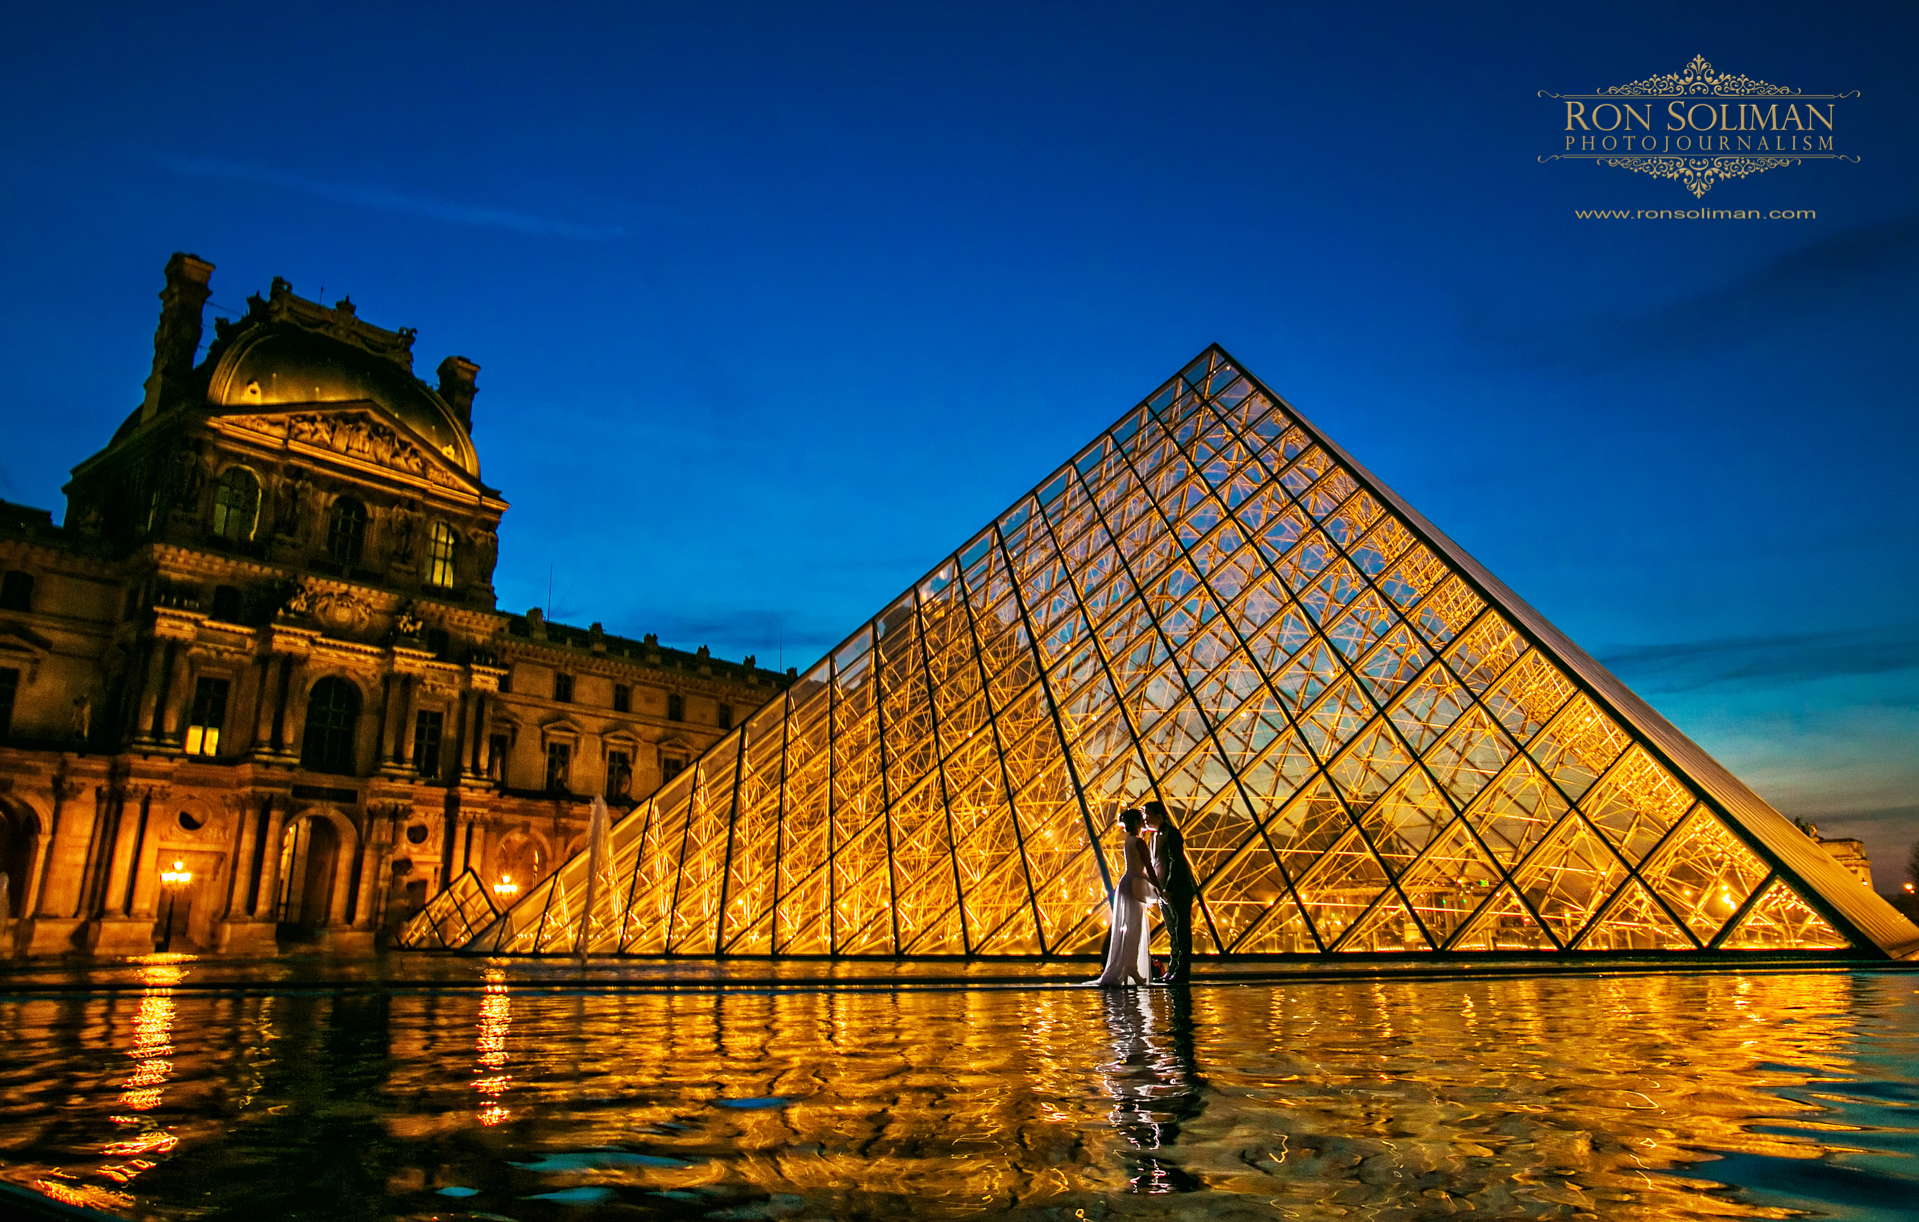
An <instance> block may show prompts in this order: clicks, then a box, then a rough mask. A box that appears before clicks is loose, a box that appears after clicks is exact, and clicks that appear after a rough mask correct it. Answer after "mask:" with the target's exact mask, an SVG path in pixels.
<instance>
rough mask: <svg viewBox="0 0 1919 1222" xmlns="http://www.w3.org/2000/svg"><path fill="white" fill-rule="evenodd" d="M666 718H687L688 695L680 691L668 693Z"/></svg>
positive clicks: (681, 719) (671, 719) (679, 719)
mask: <svg viewBox="0 0 1919 1222" xmlns="http://www.w3.org/2000/svg"><path fill="white" fill-rule="evenodd" d="M666 719H667V720H668V721H685V720H686V697H684V696H682V695H680V694H679V693H678V692H668V693H667V694H666Z"/></svg>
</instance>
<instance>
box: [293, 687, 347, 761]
mask: <svg viewBox="0 0 1919 1222" xmlns="http://www.w3.org/2000/svg"><path fill="white" fill-rule="evenodd" d="M359 720H360V693H359V690H358V689H357V688H355V687H354V686H353V685H352V684H351V683H348V682H347V681H346V680H345V679H339V678H334V677H330V676H329V677H328V678H325V679H322V680H320V681H319V682H318V683H316V684H314V685H313V691H312V693H311V694H310V695H308V696H307V724H306V736H305V738H304V739H303V740H302V742H301V744H300V766H301V767H303V768H306V769H308V770H309V771H312V772H333V773H338V774H340V775H342V776H352V775H353V731H354V728H355V726H356V724H357V723H358V722H359Z"/></svg>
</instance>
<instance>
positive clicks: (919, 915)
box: [467, 347, 1919, 957]
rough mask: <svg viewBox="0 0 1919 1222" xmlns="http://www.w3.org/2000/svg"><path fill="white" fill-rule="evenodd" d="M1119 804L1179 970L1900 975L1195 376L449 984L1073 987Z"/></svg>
mask: <svg viewBox="0 0 1919 1222" xmlns="http://www.w3.org/2000/svg"><path fill="white" fill-rule="evenodd" d="M1152 797H1157V798H1159V799H1160V800H1161V801H1163V802H1164V803H1165V804H1166V805H1167V807H1168V808H1169V809H1170V810H1171V811H1172V812H1173V813H1174V816H1175V818H1176V820H1177V821H1178V823H1179V824H1180V826H1181V827H1182V828H1183V830H1184V832H1185V837H1186V847H1187V854H1188V857H1189V859H1190V861H1191V864H1192V867H1193V871H1194V873H1195V875H1196V877H1197V878H1198V879H1199V880H1200V887H1201V893H1200V900H1199V903H1198V905H1197V906H1196V908H1195V913H1194V924H1195V930H1196V932H1195V940H1196V950H1197V951H1198V952H1199V953H1201V954H1219V955H1233V956H1239V955H1275V954H1278V955H1299V954H1309V955H1320V954H1335V955H1337V954H1343V953H1348V952H1420V953H1426V954H1433V953H1437V952H1567V953H1573V954H1586V953H1607V952H1662V951H1684V952H1692V953H1695V954H1699V953H1711V952H1720V951H1734V950H1739V951H1744V950H1767V951H1782V950H1815V951H1842V952H1851V953H1873V954H1878V953H1885V952H1888V951H1894V953H1897V952H1896V951H1895V948H1896V947H1901V946H1903V945H1904V944H1905V943H1909V942H1919V929H1915V928H1914V927H1913V926H1912V925H1911V923H1910V922H1906V921H1905V920H1904V918H1902V917H1900V916H1898V914H1897V913H1896V912H1894V911H1893V910H1892V908H1891V907H1890V906H1889V905H1886V904H1885V903H1884V901H1883V900H1880V899H1879V898H1878V897H1877V896H1874V895H1872V894H1871V893H1870V892H1869V891H1865V892H1864V893H1863V894H1861V892H1862V889H1861V888H1860V887H1859V885H1858V883H1857V882H1856V881H1854V880H1853V879H1852V878H1851V876H1850V875H1848V874H1847V873H1846V872H1845V871H1844V870H1842V869H1840V868H1839V867H1838V866H1837V864H1836V863H1833V862H1831V860H1830V859H1829V858H1827V857H1826V855H1825V853H1824V852H1823V851H1822V850H1820V849H1819V848H1818V846H1817V845H1816V844H1814V843H1813V842H1812V841H1810V840H1809V839H1808V838H1807V837H1806V836H1805V835H1804V834H1803V833H1801V832H1799V831H1798V830H1797V829H1796V828H1794V827H1793V826H1792V825H1791V824H1789V823H1787V822H1786V820H1785V819H1783V818H1782V817H1781V816H1780V815H1778V814H1777V813H1776V812H1774V811H1773V810H1772V809H1771V808H1770V807H1767V806H1766V805H1765V804H1764V803H1763V802H1761V801H1760V800H1759V799H1758V798H1757V797H1755V796H1753V795H1752V794H1751V792H1750V791H1749V790H1747V789H1745V787H1744V786H1742V785H1740V784H1739V782H1738V781H1737V780H1736V779H1734V778H1733V777H1732V776H1731V775H1730V774H1729V773H1726V772H1725V770H1724V769H1723V768H1721V767H1720V766H1719V765H1718V764H1717V763H1715V762H1714V761H1712V760H1711V758H1710V757H1708V756H1706V755H1705V753H1704V752H1702V751H1700V750H1699V748H1698V747H1696V746H1695V745H1693V744H1692V743H1691V742H1690V741H1689V740H1687V739H1685V738H1684V736H1683V735H1680V734H1679V732H1678V731H1677V730H1675V729H1673V728H1672V727H1671V726H1670V725H1669V724H1668V723H1666V722H1665V721H1664V720H1663V719H1662V718H1660V717H1659V715H1658V714H1657V713H1655V712H1653V711H1652V710H1651V709H1650V708H1649V707H1647V706H1646V705H1644V703H1643V702H1641V701H1639V700H1638V698H1637V697H1635V696H1633V695H1632V693H1631V692H1629V691H1627V690H1626V689H1625V688H1624V686H1623V685H1621V684H1620V683H1619V682H1618V680H1617V679H1615V678H1613V677H1612V676H1611V675H1610V674H1608V673H1607V672H1606V671H1605V670H1604V669H1603V668H1602V667H1600V666H1599V665H1598V663H1596V662H1594V661H1593V660H1592V659H1591V658H1590V657H1588V656H1587V655H1586V654H1584V653H1583V652H1582V651H1580V650H1579V649H1578V647H1577V646H1575V645H1573V644H1572V643H1571V642H1570V641H1568V640H1566V638H1564V637H1563V636H1562V635H1560V634H1559V633H1558V632H1557V630H1555V629H1554V628H1553V627H1552V626H1551V625H1550V624H1549V623H1547V622H1546V621H1545V620H1544V619H1543V617H1540V616H1539V615H1538V613H1537V612H1535V611H1533V610H1532V609H1531V608H1530V607H1527V606H1526V605H1525V604H1524V603H1522V602H1520V601H1519V600H1518V599H1517V598H1516V597H1515V596H1514V595H1512V594H1511V592H1510V591H1508V590H1506V588H1505V587H1504V586H1503V585H1501V584H1500V583H1499V582H1498V581H1497V579H1495V578H1493V577H1492V576H1491V574H1489V573H1487V572H1485V570H1483V569H1482V568H1480V567H1479V566H1478V564H1477V563H1476V562H1474V561H1472V560H1471V558H1470V557H1468V556H1466V554H1465V553H1464V552H1463V551H1462V550H1461V549H1460V548H1459V547H1458V546H1457V545H1456V544H1454V543H1452V542H1451V541H1450V540H1448V539H1446V538H1445V536H1443V535H1441V534H1440V533H1439V532H1438V531H1437V530H1435V529H1434V528H1433V527H1432V526H1431V525H1430V524H1428V523H1427V522H1426V521H1425V520H1424V519H1423V518H1421V517H1420V516H1419V515H1418V514H1417V513H1416V512H1414V511H1413V510H1412V509H1411V508H1410V506H1407V505H1405V504H1404V503H1403V502H1402V501H1400V500H1399V498H1397V497H1396V496H1395V495H1394V494H1392V493H1391V492H1390V491H1388V490H1386V489H1385V488H1384V487H1383V486H1382V485H1380V484H1379V482H1378V481H1377V480H1375V479H1374V478H1373V477H1372V476H1371V475H1370V474H1368V473H1367V472H1366V471H1365V470H1364V469H1363V468H1361V467H1359V466H1358V465H1357V464H1356V463H1354V462H1353V461H1352V460H1351V459H1350V458H1348V457H1347V456H1346V455H1345V453H1344V452H1343V451H1341V450H1340V449H1338V448H1337V447H1336V446H1335V445H1333V444H1332V443H1331V442H1330V441H1329V440H1328V439H1327V438H1326V437H1325V436H1324V435H1323V434H1321V433H1320V432H1319V431H1318V430H1316V429H1315V428H1314V427H1313V426H1312V425H1311V424H1309V423H1307V422H1306V421H1305V420H1303V419H1301V418H1300V417H1299V415H1298V414H1297V413H1296V412H1294V411H1293V409H1292V408H1291V407H1290V406H1289V405H1287V404H1285V403H1284V402H1283V401H1281V400H1280V399H1279V398H1278V396H1276V395H1274V394H1273V393H1272V392H1270V391H1269V390H1267V389H1266V388H1265V387H1264V386H1262V385H1261V384H1260V383H1259V382H1258V381H1257V380H1256V379H1254V378H1252V377H1251V376H1249V375H1247V374H1245V373H1244V372H1243V371H1242V370H1241V369H1239V368H1238V367H1237V366H1236V364H1235V363H1234V362H1233V361H1232V360H1231V359H1230V358H1229V357H1228V356H1227V354H1226V353H1225V352H1224V351H1222V350H1220V349H1219V348H1217V347H1214V348H1210V349H1208V350H1207V351H1206V352H1205V353H1203V354H1202V355H1201V356H1200V357H1199V358H1198V359H1197V360H1195V361H1194V362H1193V363H1192V364H1191V365H1189V366H1188V367H1187V368H1186V369H1184V370H1182V371H1181V372H1180V374H1179V375H1178V376H1177V377H1175V378H1174V379H1173V380H1171V381H1170V382H1168V383H1167V384H1166V385H1165V386H1163V387H1161V388H1160V389H1159V390H1158V391H1157V392H1156V393H1155V394H1153V395H1152V396H1151V397H1150V398H1149V399H1147V400H1146V401H1145V402H1144V403H1142V404H1140V405H1139V406H1137V407H1135V408H1134V409H1132V410H1131V411H1129V412H1127V413H1126V414H1125V415H1124V416H1123V417H1121V419H1120V420H1119V422H1118V423H1117V424H1115V425H1114V426H1113V427H1112V428H1110V429H1108V430H1107V431H1106V432H1105V433H1103V434H1101V435H1100V437H1099V438H1098V439H1097V440H1095V441H1094V442H1093V443H1092V444H1091V445H1089V446H1088V447H1087V448H1086V449H1085V450H1084V451H1082V452H1081V453H1080V454H1079V455H1078V456H1077V457H1076V458H1075V459H1073V461H1072V462H1071V463H1069V464H1068V465H1066V466H1065V467H1063V468H1061V469H1060V470H1058V471H1057V472H1055V473H1054V474H1053V475H1052V476H1051V477H1049V478H1048V479H1047V480H1046V481H1045V482H1044V483H1043V484H1041V485H1040V486H1039V487H1038V488H1037V489H1036V490H1035V491H1034V492H1032V493H1030V494H1028V495H1027V496H1025V497H1023V498H1021V500H1020V501H1019V503H1018V504H1016V505H1015V506H1013V508H1012V509H1011V510H1010V511H1008V512H1007V513H1006V514H1004V515H1003V516H1002V517H1000V518H999V519H998V520H997V521H995V522H994V523H992V524H991V525H989V526H988V527H987V528H986V529H985V530H983V531H981V532H980V533H979V534H978V535H977V536H976V537H974V538H973V539H972V540H971V541H969V542H968V543H967V544H966V545H965V546H964V547H962V548H961V549H960V550H959V551H958V552H956V553H954V554H953V555H952V556H951V557H950V558H948V559H947V560H946V561H945V562H944V563H942V564H940V565H939V566H938V567H937V568H936V569H934V570H933V571H932V572H931V573H930V574H929V575H927V577H926V578H925V579H924V580H922V581H920V582H919V583H918V584H916V585H915V586H914V587H913V588H911V589H909V590H907V591H906V592H905V593H903V594H901V595H900V596H899V597H898V598H897V599H895V600H894V601H893V603H892V604H891V605H890V606H888V607H887V608H886V609H885V610H884V611H882V612H880V614H879V615H878V616H876V617H875V618H874V619H872V620H871V621H869V622H868V623H867V624H865V625H863V626H862V627H861V628H860V629H859V630H858V631H857V632H855V633H854V634H853V635H852V636H851V637H850V638H848V639H847V640H846V642H845V643H844V644H842V645H840V646H839V647H838V648H837V649H835V650H834V651H833V652H832V653H831V654H830V655H829V656H827V657H826V658H825V659H823V660H822V661H820V662H819V663H818V664H817V665H815V666H814V667H813V668H812V669H811V670H810V671H809V672H807V674H806V675H805V676H804V677H802V678H801V679H799V680H798V682H796V683H794V684H793V685H792V687H791V688H790V690H788V691H787V692H786V693H785V694H784V695H783V696H781V697H780V698H778V699H776V700H775V701H774V702H773V703H771V704H769V705H767V706H766V707H764V708H762V709H761V710H760V711H759V712H758V713H756V714H755V715H754V716H752V717H751V718H749V719H748V720H747V721H746V722H745V723H744V724H743V725H742V726H741V727H739V728H738V729H736V730H735V731H734V732H733V733H732V734H731V735H730V736H728V737H727V738H726V739H724V740H722V741H721V742H720V743H719V744H717V745H716V746H714V747H713V748H712V749H711V750H709V751H708V752H707V753H706V755H705V756H704V757H703V758H701V759H700V760H699V761H698V764H697V766H696V767H694V768H690V769H688V770H687V771H686V772H684V773H682V774H681V775H680V776H678V777H676V778H675V779H674V780H673V781H671V782H669V783H668V784H667V785H666V786H664V787H663V788H661V789H660V790H659V791H658V792H657V793H656V794H654V795H653V797H652V798H651V799H649V800H648V801H646V802H645V803H643V804H641V805H639V806H637V807H635V808H634V809H633V811H632V812H631V813H630V814H628V815H627V816H626V817H625V818H623V819H622V820H621V821H620V822H619V823H618V824H616V825H615V826H614V828H613V829H612V858H611V861H612V870H611V878H612V879H613V880H616V881H615V882H614V884H613V885H607V884H606V883H605V882H604V881H602V882H601V884H600V885H596V886H594V887H592V888H591V894H592V895H593V897H594V898H593V901H592V904H591V910H590V911H588V910H587V905H586V904H585V900H586V897H587V896H588V894H589V888H588V879H587V877H586V870H587V862H586V859H585V857H584V856H582V857H579V858H576V859H574V860H572V861H570V862H568V863H566V864H565V865H563V866H562V867H561V868H560V869H558V870H557V871H556V872H555V873H554V874H553V875H551V876H550V877H549V878H548V879H546V880H545V881H543V882H542V883H541V884H540V885H538V886H537V887H535V888H533V889H532V890H531V891H530V892H529V893H528V894H527V895H526V897H525V898H523V899H522V900H521V901H520V902H519V903H518V904H517V905H515V906H514V907H513V908H512V909H510V910H509V911H508V912H507V913H506V914H505V915H504V916H503V917H502V918H501V919H500V920H499V921H497V922H495V923H494V924H493V925H492V926H491V927H490V928H488V929H487V930H485V931H484V932H482V933H480V934H479V935H478V936H477V937H475V938H474V939H473V941H472V942H471V943H469V945H468V947H467V949H469V950H472V951H478V952H482V953H506V954H574V953H578V951H579V950H580V949H581V941H582V938H584V940H585V943H586V945H585V949H586V950H587V951H588V952H589V953H593V954H603V955H604V954H626V955H693V956H715V955H718V956H732V955H740V956H765V955H825V956H895V955H909V956H918V955H970V956H1049V957H1050V956H1070V955H1089V954H1094V953H1097V952H1098V951H1099V949H1100V946H1101V943H1102V939H1103V938H1104V935H1105V933H1106V923H1107V903H1108V888H1109V885H1110V883H1111V880H1112V878H1113V875H1114V863H1115V862H1116V861H1117V858H1118V847H1119V846H1118V834H1117V832H1116V831H1115V815H1116V813H1117V811H1118V810H1119V809H1120V808H1122V807H1124V806H1128V805H1133V804H1137V803H1139V802H1141V801H1143V800H1145V799H1148V798H1152ZM1822 863H1823V864H1822ZM1828 867H1829V868H1828ZM1873 905H1877V906H1878V907H1877V908H1874V907H1873ZM1882 909H1883V911H1881V910H1882Z"/></svg>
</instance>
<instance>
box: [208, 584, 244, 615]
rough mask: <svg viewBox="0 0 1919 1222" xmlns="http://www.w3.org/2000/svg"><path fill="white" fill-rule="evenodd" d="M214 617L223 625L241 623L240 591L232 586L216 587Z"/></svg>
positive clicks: (214, 588)
mask: <svg viewBox="0 0 1919 1222" xmlns="http://www.w3.org/2000/svg"><path fill="white" fill-rule="evenodd" d="M212 616H213V618H214V619H217V620H219V621H220V622H221V623H223V624H237V623H239V622H240V591H238V590H236V589H234V588H233V587H232V586H214V587H213V611H212Z"/></svg>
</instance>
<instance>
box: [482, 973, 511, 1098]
mask: <svg viewBox="0 0 1919 1222" xmlns="http://www.w3.org/2000/svg"><path fill="white" fill-rule="evenodd" d="M512 1026H513V1001H512V998H511V997H509V996H508V994H507V987H506V973H505V972H502V971H500V970H499V969H498V968H490V969H488V970H487V973H486V995H485V996H484V997H482V998H481V999H480V1024H479V1027H480V1030H479V1034H478V1035H476V1036H475V1037H474V1040H473V1046H474V1049H475V1051H477V1052H478V1053H479V1054H480V1056H479V1069H478V1076H477V1077H475V1078H474V1080H473V1089H474V1090H476V1091H478V1092H480V1101H481V1102H480V1123H481V1124H483V1125H496V1124H499V1123H500V1122H501V1121H503V1120H506V1119H507V1118H508V1117H509V1116H511V1115H512V1114H513V1113H512V1112H510V1111H508V1110H507V1109H506V1108H505V1107H503V1106H501V1104H500V1096H502V1095H504V1094H505V1093H506V1088H507V1086H508V1085H509V1084H511V1083H512V1081H513V1078H512V1076H511V1075H510V1074H506V1073H502V1072H501V1070H502V1068H503V1067H504V1066H505V1065H506V1034H507V1031H508V1030H509V1029H510V1028H511V1027H512Z"/></svg>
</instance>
